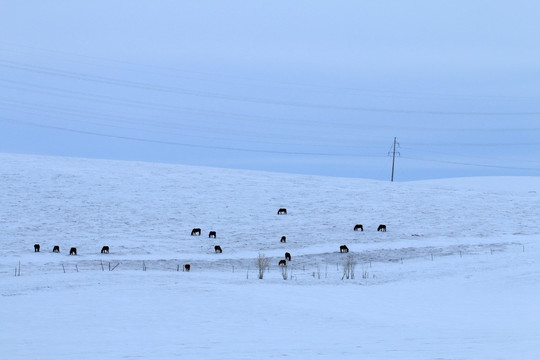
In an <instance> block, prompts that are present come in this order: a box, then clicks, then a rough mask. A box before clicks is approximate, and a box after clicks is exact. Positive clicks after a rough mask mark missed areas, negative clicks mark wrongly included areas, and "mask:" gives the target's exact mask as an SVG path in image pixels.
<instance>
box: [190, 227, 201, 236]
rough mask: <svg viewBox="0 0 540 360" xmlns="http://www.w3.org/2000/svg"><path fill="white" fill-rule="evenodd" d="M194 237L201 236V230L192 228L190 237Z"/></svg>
mask: <svg viewBox="0 0 540 360" xmlns="http://www.w3.org/2000/svg"><path fill="white" fill-rule="evenodd" d="M194 235H201V229H199V228H194V229H193V230H191V236H194Z"/></svg>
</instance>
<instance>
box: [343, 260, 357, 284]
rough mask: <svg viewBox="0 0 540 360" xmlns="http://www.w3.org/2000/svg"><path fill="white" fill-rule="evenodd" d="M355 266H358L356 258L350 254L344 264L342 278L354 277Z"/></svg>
mask: <svg viewBox="0 0 540 360" xmlns="http://www.w3.org/2000/svg"><path fill="white" fill-rule="evenodd" d="M355 267H356V260H355V259H354V256H353V255H348V256H347V259H345V263H344V264H343V276H342V277H341V280H343V279H354V269H355Z"/></svg>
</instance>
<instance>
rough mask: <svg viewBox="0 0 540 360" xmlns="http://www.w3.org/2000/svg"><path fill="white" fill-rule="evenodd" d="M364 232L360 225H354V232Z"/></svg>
mask: <svg viewBox="0 0 540 360" xmlns="http://www.w3.org/2000/svg"><path fill="white" fill-rule="evenodd" d="M358 230H360V231H364V227H363V226H362V224H356V225H354V231H358Z"/></svg>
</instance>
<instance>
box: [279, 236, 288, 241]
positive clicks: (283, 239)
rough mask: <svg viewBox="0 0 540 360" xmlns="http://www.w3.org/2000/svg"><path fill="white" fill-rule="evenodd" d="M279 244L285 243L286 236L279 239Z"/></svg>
mask: <svg viewBox="0 0 540 360" xmlns="http://www.w3.org/2000/svg"><path fill="white" fill-rule="evenodd" d="M279 242H287V237H286V236H282V237H281V240H279Z"/></svg>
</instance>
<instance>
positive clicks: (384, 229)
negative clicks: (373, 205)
mask: <svg viewBox="0 0 540 360" xmlns="http://www.w3.org/2000/svg"><path fill="white" fill-rule="evenodd" d="M377 231H384V232H386V225H383V224H381V225H379V227H378V228H377Z"/></svg>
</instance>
